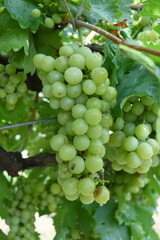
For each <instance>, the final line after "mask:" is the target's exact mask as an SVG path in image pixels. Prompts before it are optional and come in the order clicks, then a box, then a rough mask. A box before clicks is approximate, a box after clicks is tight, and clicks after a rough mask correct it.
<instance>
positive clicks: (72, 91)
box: [67, 84, 82, 98]
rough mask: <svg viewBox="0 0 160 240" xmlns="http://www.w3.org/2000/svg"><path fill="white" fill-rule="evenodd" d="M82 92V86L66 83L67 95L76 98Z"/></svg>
mask: <svg viewBox="0 0 160 240" xmlns="http://www.w3.org/2000/svg"><path fill="white" fill-rule="evenodd" d="M81 93H82V88H81V85H80V84H77V85H74V86H73V85H70V84H67V96H68V97H70V98H77V97H78V96H80V94H81Z"/></svg>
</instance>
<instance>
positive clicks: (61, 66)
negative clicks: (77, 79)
mask: <svg viewBox="0 0 160 240" xmlns="http://www.w3.org/2000/svg"><path fill="white" fill-rule="evenodd" d="M68 66H69V65H68V58H67V57H65V56H61V57H58V58H57V59H56V60H55V68H56V69H57V71H58V72H60V73H64V72H65V70H66V69H67V68H68Z"/></svg>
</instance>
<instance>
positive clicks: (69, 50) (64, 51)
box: [59, 46, 74, 57]
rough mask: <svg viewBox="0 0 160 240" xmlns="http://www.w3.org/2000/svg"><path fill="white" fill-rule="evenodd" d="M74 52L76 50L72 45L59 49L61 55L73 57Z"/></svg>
mask: <svg viewBox="0 0 160 240" xmlns="http://www.w3.org/2000/svg"><path fill="white" fill-rule="evenodd" d="M73 54H74V50H73V48H72V47H70V46H62V47H61V48H60V49H59V55H60V56H65V57H71V56H72V55H73Z"/></svg>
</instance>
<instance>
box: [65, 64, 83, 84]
mask: <svg viewBox="0 0 160 240" xmlns="http://www.w3.org/2000/svg"><path fill="white" fill-rule="evenodd" d="M64 78H65V80H66V81H67V82H68V83H69V84H71V85H76V84H78V83H80V82H81V81H82V78H83V73H82V71H81V70H80V69H79V68H77V67H70V68H68V69H67V70H66V71H65V73H64Z"/></svg>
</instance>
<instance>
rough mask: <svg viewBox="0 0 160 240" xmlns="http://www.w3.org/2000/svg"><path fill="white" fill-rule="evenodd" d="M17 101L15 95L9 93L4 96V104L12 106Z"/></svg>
mask: <svg viewBox="0 0 160 240" xmlns="http://www.w3.org/2000/svg"><path fill="white" fill-rule="evenodd" d="M17 101H18V98H17V95H16V93H10V94H7V96H6V102H7V103H8V104H10V105H12V106H14V105H15V104H16V103H17Z"/></svg>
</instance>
